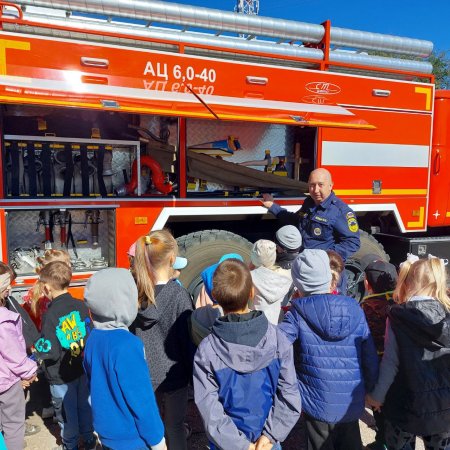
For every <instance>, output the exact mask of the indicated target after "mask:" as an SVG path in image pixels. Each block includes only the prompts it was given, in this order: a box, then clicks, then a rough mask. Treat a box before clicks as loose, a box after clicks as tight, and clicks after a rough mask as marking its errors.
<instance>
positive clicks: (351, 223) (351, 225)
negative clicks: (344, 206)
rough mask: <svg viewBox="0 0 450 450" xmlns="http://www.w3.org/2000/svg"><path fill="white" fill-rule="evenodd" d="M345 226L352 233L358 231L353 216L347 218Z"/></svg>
mask: <svg viewBox="0 0 450 450" xmlns="http://www.w3.org/2000/svg"><path fill="white" fill-rule="evenodd" d="M347 225H348V229H349V230H350V231H351V232H352V233H356V232H357V231H358V230H359V227H358V222H357V220H356V217H355V215H353V216H352V217H348V218H347Z"/></svg>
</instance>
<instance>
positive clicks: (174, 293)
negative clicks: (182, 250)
mask: <svg viewBox="0 0 450 450" xmlns="http://www.w3.org/2000/svg"><path fill="white" fill-rule="evenodd" d="M177 252H178V246H177V241H176V240H175V239H174V237H173V236H172V235H171V234H170V232H169V231H167V230H160V231H152V232H151V233H150V234H149V235H148V236H143V237H141V238H140V239H139V240H138V241H137V244H136V256H135V258H134V262H133V269H132V270H133V274H134V278H135V280H136V284H137V288H138V295H139V297H138V298H139V299H138V302H139V310H138V315H137V318H136V320H135V322H134V324H133V329H134V331H135V334H136V335H137V336H138V337H140V338H141V339H142V340H143V341H144V347H145V354H146V358H147V363H148V366H149V368H150V372H151V374H152V383H153V389H154V390H155V394H156V399H157V402H158V406H159V409H160V412H161V416H162V418H163V421H164V425H165V429H166V439H167V446H168V447H169V448H170V449H174V450H185V449H187V441H186V431H185V425H184V418H185V415H186V410H187V395H188V384H189V381H190V379H191V375H192V353H193V350H192V348H191V344H190V339H189V330H188V321H189V318H190V314H191V311H192V300H191V296H190V295H189V293H188V292H187V291H186V289H184V288H183V287H182V286H181V285H180V284H179V283H177V281H176V280H173V279H172V276H173V268H172V266H173V264H174V262H175V258H176V256H177Z"/></svg>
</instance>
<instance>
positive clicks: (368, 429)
mask: <svg viewBox="0 0 450 450" xmlns="http://www.w3.org/2000/svg"><path fill="white" fill-rule="evenodd" d="M40 404H42V402H40V401H39V396H38V395H36V396H35V399H33V395H32V396H31V400H30V401H29V402H28V405H27V406H28V410H29V419H28V422H29V423H32V424H34V425H38V426H39V427H41V431H40V432H39V433H37V434H35V435H33V436H29V437H26V438H25V441H26V443H27V447H26V448H27V450H28V449H29V450H52V449H53V448H54V447H55V446H57V444H58V443H59V440H58V436H59V428H58V425H57V424H54V423H53V420H52V419H48V420H45V421H43V420H42V418H41V417H40V415H39V414H38V413H40V412H41V411H40V407H39V405H40ZM106 413H107V412H106V411H105V414H106ZM186 421H187V422H188V423H189V425H190V426H191V428H192V436H191V438H190V439H189V449H191V450H200V449H202V450H206V449H207V448H208V446H207V443H208V442H207V439H206V436H205V434H204V432H203V425H202V422H201V419H200V417H199V414H198V412H197V409H196V407H195V404H194V402H193V401H190V402H189V410H188V416H187V420H186ZM360 426H361V434H362V438H363V443H364V444H365V445H367V444H369V443H370V442H373V440H374V436H375V433H374V431H373V429H372V426H373V418H372V415H371V413H370V412H369V411H368V410H366V412H365V414H364V417H363V418H362V420H361V421H360ZM97 448H98V449H100V448H101V447H100V445H99V446H98V447H97ZM423 448H424V447H423V445H422V442H421V441H420V442H418V445H417V448H416V450H423ZM294 449H295V450H305V449H306V446H305V439H304V433H303V425H302V421H301V420H300V421H299V422H298V423H297V425H296V426H295V428H294V429H293V431H292V432H291V434H290V435H289V437H288V439H287V440H286V441H285V442H284V444H283V450H294ZM230 450H231V449H230Z"/></svg>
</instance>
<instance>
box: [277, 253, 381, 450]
mask: <svg viewBox="0 0 450 450" xmlns="http://www.w3.org/2000/svg"><path fill="white" fill-rule="evenodd" d="M292 278H293V281H294V284H295V286H296V287H297V289H298V291H299V292H300V293H301V295H303V297H301V298H297V299H296V300H294V301H293V302H292V308H291V310H290V311H289V312H288V313H287V314H286V317H285V319H284V321H283V322H282V323H281V324H280V328H281V330H282V331H283V332H285V333H286V336H287V337H288V339H289V340H290V341H291V342H295V341H298V346H299V350H298V351H299V355H298V356H299V363H298V364H299V367H300V370H299V371H298V373H297V377H298V384H299V387H300V393H301V394H302V400H303V406H304V411H305V421H306V430H307V435H308V450H319V449H322V448H324V447H325V446H326V445H329V446H330V447H327V448H334V449H336V450H338V449H339V450H361V449H362V443H361V435H360V431H359V423H358V420H359V418H360V416H361V415H362V413H363V411H364V396H365V392H366V391H367V392H370V390H371V389H372V386H373V385H374V384H375V381H376V377H377V368H378V364H377V363H378V361H377V355H376V351H375V347H374V345H373V341H372V337H371V336H370V331H369V327H368V326H367V322H366V318H365V317H364V313H363V311H362V309H361V308H360V306H359V305H358V303H357V302H356V300H355V299H353V298H350V297H346V296H344V295H332V294H331V293H330V292H331V270H330V260H329V258H328V255H327V254H326V252H325V251H323V250H316V249H314V250H313V249H307V250H303V252H302V253H301V254H300V255H299V256H298V258H297V259H296V260H295V262H294V264H293V266H292ZM325 443H326V444H325Z"/></svg>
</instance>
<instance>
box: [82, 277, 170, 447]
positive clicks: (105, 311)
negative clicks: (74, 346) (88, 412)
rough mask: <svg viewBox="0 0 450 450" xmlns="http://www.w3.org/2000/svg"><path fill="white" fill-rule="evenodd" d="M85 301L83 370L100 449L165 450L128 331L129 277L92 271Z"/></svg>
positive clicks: (137, 348)
mask: <svg viewBox="0 0 450 450" xmlns="http://www.w3.org/2000/svg"><path fill="white" fill-rule="evenodd" d="M85 300H86V305H87V306H88V307H89V309H90V310H91V313H92V318H93V321H94V326H95V329H94V330H93V331H92V332H91V334H90V336H89V339H88V340H87V343H86V349H85V354H84V367H85V369H86V373H87V376H88V379H89V383H90V391H91V400H92V411H93V416H94V427H95V429H96V431H97V433H98V434H99V437H100V440H101V442H102V446H103V449H105V450H106V449H109V448H110V449H114V450H139V449H143V448H148V447H151V448H152V449H153V450H164V449H166V445H165V440H164V427H163V424H162V421H161V418H160V417H159V412H158V407H157V405H156V401H155V395H154V393H153V389H152V382H151V379H150V373H149V370H148V367H147V363H146V361H145V354H144V346H143V344H142V341H141V340H140V339H139V338H137V337H136V336H134V335H133V334H131V333H130V332H129V331H128V327H129V326H130V325H131V324H132V323H133V321H134V319H135V318H136V315H137V312H138V293H137V288H136V284H135V283H134V280H133V277H132V275H131V274H130V272H129V271H128V270H126V269H105V270H101V271H100V272H97V273H95V274H94V275H92V277H91V278H90V279H89V281H88V283H87V285H86V290H85ZM105 411H107V414H105Z"/></svg>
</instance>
